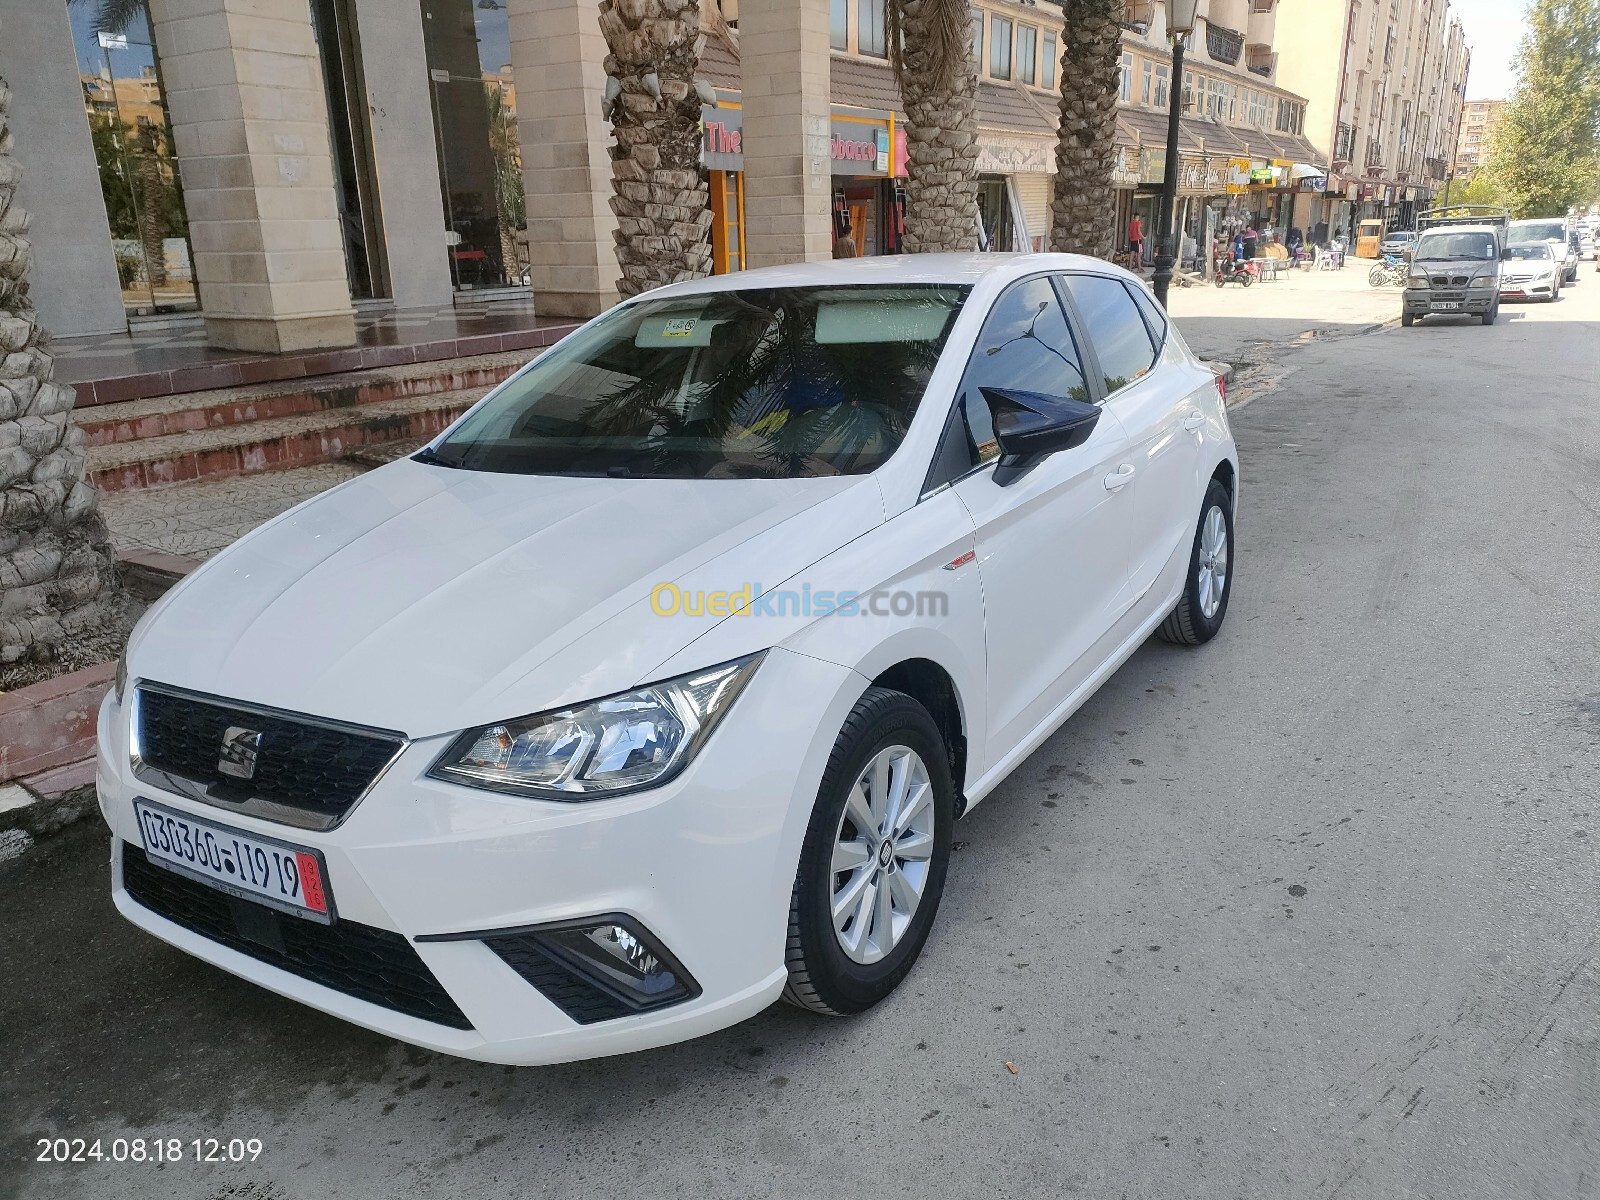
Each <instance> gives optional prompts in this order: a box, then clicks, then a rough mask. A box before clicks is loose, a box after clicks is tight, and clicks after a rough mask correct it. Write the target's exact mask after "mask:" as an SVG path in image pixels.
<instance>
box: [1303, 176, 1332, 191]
mask: <svg viewBox="0 0 1600 1200" xmlns="http://www.w3.org/2000/svg"><path fill="white" fill-rule="evenodd" d="M1300 190H1301V191H1302V192H1325V191H1327V190H1328V177H1327V176H1326V175H1307V176H1306V177H1305V178H1304V179H1302V180H1301V181H1300Z"/></svg>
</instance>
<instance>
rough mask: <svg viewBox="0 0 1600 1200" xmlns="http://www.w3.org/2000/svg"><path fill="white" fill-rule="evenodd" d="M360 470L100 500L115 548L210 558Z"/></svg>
mask: <svg viewBox="0 0 1600 1200" xmlns="http://www.w3.org/2000/svg"><path fill="white" fill-rule="evenodd" d="M363 470H364V468H362V467H358V466H355V465H353V464H349V463H343V462H334V463H321V464H319V465H317V466H314V467H298V468H296V469H294V470H289V471H274V472H269V473H267V474H264V475H246V476H242V477H240V478H236V479H219V480H214V481H209V482H200V483H186V484H180V485H178V486H177V487H169V488H161V489H159V490H156V491H147V492H113V493H108V494H106V495H104V496H103V497H102V498H101V501H100V509H101V512H103V513H104V514H105V518H106V523H107V524H108V525H110V527H111V540H112V542H113V544H114V545H116V546H117V548H118V549H130V548H138V549H144V550H159V551H162V552H164V553H167V554H177V555H181V556H182V557H184V558H210V557H211V556H212V555H213V554H215V553H216V552H217V551H218V550H221V549H222V548H223V547H224V546H227V545H229V544H230V543H232V542H233V541H235V540H237V539H238V538H241V537H243V536H244V535H245V534H247V533H249V532H250V531H251V530H252V529H254V528H255V527H256V526H257V525H260V524H261V523H262V522H263V521H266V520H268V519H269V518H271V517H275V516H277V515H278V514H279V513H281V512H284V511H285V510H287V509H290V508H293V507H294V506H295V505H296V504H299V503H300V501H302V500H305V499H307V498H308V497H310V496H314V495H316V494H317V493H318V492H324V491H327V490H328V489H329V488H331V487H333V486H334V485H335V484H338V483H343V482H344V481H345V480H346V479H353V478H355V477H356V476H357V475H360V474H362V472H363Z"/></svg>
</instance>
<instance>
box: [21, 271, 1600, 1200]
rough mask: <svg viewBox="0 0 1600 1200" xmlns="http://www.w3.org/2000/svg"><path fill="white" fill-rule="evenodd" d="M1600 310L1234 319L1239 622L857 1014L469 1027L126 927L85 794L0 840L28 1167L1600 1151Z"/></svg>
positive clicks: (1093, 1166) (1443, 1186)
mask: <svg viewBox="0 0 1600 1200" xmlns="http://www.w3.org/2000/svg"><path fill="white" fill-rule="evenodd" d="M1208 303H1209V302H1208ZM1215 303H1217V304H1225V303H1226V302H1225V301H1222V300H1217V301H1215ZM1385 306H1387V307H1392V308H1394V309H1395V310H1396V311H1397V310H1398V300H1397V299H1394V300H1393V303H1392V305H1390V304H1389V302H1388V301H1385V302H1383V305H1380V307H1385ZM1387 307H1385V312H1387ZM1179 311H1180V312H1182V311H1184V310H1183V309H1182V308H1180V309H1179ZM1219 311H1220V310H1219ZM1391 315H1392V314H1391ZM1227 321H1228V318H1227V317H1225V316H1213V317H1206V316H1195V317H1190V318H1188V319H1187V320H1185V322H1184V324H1185V327H1186V328H1188V330H1189V332H1190V333H1191V335H1192V336H1193V338H1194V340H1195V341H1196V342H1197V343H1206V344H1207V345H1210V346H1213V347H1215V346H1217V345H1218V344H1219V343H1225V342H1228V341H1229V340H1230V339H1233V340H1237V337H1238V335H1237V334H1236V333H1234V332H1230V329H1232V327H1231V326H1229V325H1227V323H1226V322H1227ZM1597 321H1600V278H1596V277H1595V276H1594V275H1592V274H1587V273H1586V274H1585V276H1584V278H1583V282H1582V283H1581V284H1580V285H1579V286H1578V287H1577V288H1575V289H1573V290H1572V291H1571V292H1569V293H1568V296H1567V298H1566V299H1564V300H1563V301H1562V303H1560V304H1559V305H1555V306H1544V307H1539V308H1532V307H1528V308H1512V307H1510V306H1508V307H1507V308H1506V310H1505V313H1504V315H1503V316H1502V318H1501V321H1500V324H1499V325H1498V326H1497V327H1496V328H1493V329H1485V328H1482V327H1480V326H1477V325H1464V324H1454V325H1440V326H1437V327H1424V328H1419V329H1414V330H1400V329H1388V330H1384V331H1381V332H1377V333H1371V332H1367V333H1364V334H1361V335H1359V336H1358V335H1357V333H1356V331H1357V330H1360V329H1363V328H1366V326H1365V325H1363V324H1362V323H1360V322H1351V323H1349V324H1348V325H1346V326H1339V325H1333V326H1327V325H1325V324H1324V325H1323V326H1322V327H1320V332H1319V334H1318V335H1317V336H1314V337H1308V338H1298V335H1300V334H1301V333H1303V332H1304V329H1303V328H1302V327H1301V326H1299V325H1297V324H1296V322H1295V321H1294V320H1290V319H1284V320H1278V321H1275V320H1274V319H1272V318H1270V317H1261V318H1258V319H1253V320H1252V321H1250V322H1249V323H1248V325H1249V330H1248V333H1249V337H1250V339H1251V341H1252V343H1253V348H1252V350H1251V354H1250V355H1247V356H1246V357H1251V356H1253V361H1258V362H1260V363H1261V365H1260V366H1258V367H1256V368H1254V369H1253V371H1252V372H1250V373H1249V374H1250V376H1251V377H1250V378H1247V379H1245V380H1242V381H1241V383H1242V385H1243V386H1242V387H1241V389H1240V392H1241V394H1242V395H1243V396H1244V397H1245V398H1246V399H1247V403H1246V404H1245V405H1244V406H1243V407H1242V408H1240V409H1239V411H1238V412H1237V415H1236V428H1237V434H1238V437H1239V440H1240V443H1241V448H1242V455H1243V462H1244V485H1243V514H1242V516H1241V518H1240V521H1239V526H1238V541H1239V543H1240V546H1241V550H1240V556H1239V559H1238V562H1237V568H1238V576H1237V579H1238V587H1237V590H1236V591H1235V593H1234V596H1233V602H1232V608H1231V611H1230V614H1229V620H1228V623H1227V626H1226V628H1225V629H1224V631H1223V633H1222V635H1221V636H1220V637H1219V638H1218V639H1217V640H1216V641H1215V642H1213V643H1212V644H1211V645H1209V646H1207V647H1205V648H1203V649H1201V650H1199V651H1186V650H1180V649H1175V648H1172V647H1169V646H1165V645H1162V644H1158V643H1151V644H1150V645H1148V646H1146V647H1145V648H1144V649H1143V650H1141V651H1140V652H1139V653H1138V655H1137V656H1136V657H1135V658H1134V659H1133V660H1132V661H1131V662H1130V663H1128V665H1127V666H1126V667H1124V668H1123V670H1122V671H1121V672H1120V673H1119V674H1118V675H1117V676H1116V677H1115V678H1114V679H1113V680H1112V681H1111V682H1110V683H1108V684H1107V686H1106V687H1105V688H1104V689H1103V690H1102V691H1101V692H1100V694H1099V695H1098V696H1097V697H1095V698H1094V699H1093V700H1092V701H1091V702H1090V703H1089V704H1088V705H1087V707H1085V708H1084V709H1083V711H1082V712H1080V713H1079V714H1078V715H1077V716H1076V717H1075V718H1074V719H1073V720H1072V721H1070V722H1069V723H1068V724H1067V726H1066V727H1065V728H1064V729H1063V730H1062V731H1061V732H1060V733H1058V734H1057V735H1056V736H1055V737H1054V738H1053V739H1052V740H1051V741H1049V742H1048V743H1047V744H1046V745H1045V746H1044V747H1043V748H1041V749H1040V750H1039V752H1038V753H1036V754H1035V755H1034V756H1033V757H1032V758H1031V759H1030V760H1029V761H1028V762H1027V763H1026V764H1025V765H1024V766H1023V767H1022V768H1021V769H1019V771H1018V772H1017V773H1016V774H1015V775H1014V776H1013V777H1012V779H1011V780H1009V781H1008V782H1007V783H1006V784H1005V785H1003V786H1002V787H1001V788H1000V789H999V791H998V792H996V793H995V794H994V796H993V797H992V798H991V799H989V800H988V801H986V802H985V803H984V804H983V805H982V806H980V807H979V808H978V809H976V810H975V811H974V812H973V813H972V814H971V816H970V817H969V818H968V819H966V820H965V821H963V822H962V823H961V825H960V827H959V830H958V834H957V836H958V837H959V838H960V839H961V845H960V851H959V853H958V854H957V855H956V856H955V859H954V865H953V867H952V870H951V875H950V881H949V887H948V891H947V893H946V896H945V901H944V906H943V909H942V911H941V913H940V917H939V924H938V926H937V928H936V930H935V932H934V936H933V939H932V941H931V942H930V945H929V948H928V952H927V954H926V955H925V956H924V959H923V962H922V964H921V965H920V966H919V967H918V968H917V970H916V971H915V972H914V973H913V974H912V976H911V977H910V979H909V980H908V982H907V985H906V986H905V987H904V988H903V989H902V991H901V992H900V994H899V995H897V996H896V997H895V999H894V1001H893V1002H891V1003H889V1004H887V1005H885V1006H882V1007H881V1008H880V1009H879V1010H877V1011H875V1012H872V1013H869V1014H867V1015H865V1016H862V1017H860V1018H856V1019H853V1020H847V1021H830V1020H824V1019H820V1018H815V1017H811V1016H808V1015H806V1014H803V1013H800V1012H798V1011H795V1010H791V1009H788V1008H785V1007H782V1006H778V1007H774V1008H773V1009H771V1010H770V1011H768V1012H766V1013H764V1014H762V1015H761V1016H760V1017H758V1018H756V1019H755V1020H753V1021H750V1022H748V1023H747V1024H745V1025H743V1026H741V1027H738V1028H735V1029H732V1030H728V1031H726V1032H724V1033H721V1034H718V1035H715V1036H712V1037H707V1038H704V1039H702V1040H700V1041H697V1042H693V1043H690V1044H687V1045H681V1046H677V1047H673V1048H670V1049H666V1050H661V1051H656V1052H651V1053H645V1054H637V1055H633V1056H630V1057H626V1058H620V1059H611V1060H603V1061H598V1062H591V1063H583V1064H576V1065H572V1066H566V1067H560V1068H551V1069H512V1068H501V1067H491V1066H481V1065H475V1064H470V1063H465V1062H460V1061H455V1060H451V1059H448V1058H443V1057H439V1056H436V1055H430V1054H426V1053H423V1052H420V1051H416V1050H412V1049H408V1048H405V1047H402V1046H399V1045H397V1044H395V1043H392V1042H389V1041H386V1040H385V1039H382V1038H379V1037H376V1036H373V1035H370V1034H367V1033H364V1032H362V1031H359V1030H356V1029H354V1028H351V1027H348V1026H345V1025H343V1024H340V1023H338V1022H336V1021H333V1020H331V1019H329V1018H325V1017H323V1016H320V1015H318V1014H316V1013H314V1012H311V1011H309V1010H307V1009H304V1008H301V1007H298V1006H296V1005H295V1004H292V1003H290V1002H288V1001H285V1000H280V999H278V998H276V997H274V996H272V995H269V994H267V993H265V992H263V991H260V990H258V989H256V988H254V987H252V986H251V985H249V984H247V983H243V982H240V981H238V980H234V979H232V978H231V977H228V976H226V975H223V974H221V973H220V972H217V971H214V970H212V969H210V968H208V967H206V966H204V965H202V964H200V963H198V962H196V961H194V960H191V959H189V958H186V957H184V956H183V955H180V954H178V953H177V952H175V951H172V950H169V949H168V948H166V947H165V946H163V945H161V944H159V943H157V942H156V941H154V940H152V939H150V938H148V937H146V936H144V935H143V934H140V933H138V932H136V931H134V930H133V929H132V928H130V927H128V926H126V925H125V924H124V923H123V922H122V921H121V920H120V919H119V918H118V917H117V916H116V915H115V913H114V912H113V910H112V908H111V905H110V904H109V902H108V900H107V899H106V896H105V872H106V868H105V864H104V857H105V855H104V845H105V843H104V835H103V831H102V830H101V829H99V828H98V827H97V826H95V825H91V824H85V825H84V826H81V827H79V828H77V829H75V830H73V831H71V832H69V833H67V834H65V835H63V836H60V837H58V838H56V839H54V840H51V841H48V842H47V843H45V844H43V845H41V846H40V847H39V848H37V849H36V850H34V851H33V852H31V853H30V854H29V855H28V856H26V857H25V858H23V859H22V860H19V861H17V862H14V863H10V864H7V865H5V866H0V905H3V911H4V913H5V920H4V921H3V922H0V972H3V982H0V1196H4V1197H6V1198H7V1200H10V1198H11V1197H28V1198H30V1200H31V1198H45V1197H49V1198H51V1200H54V1198H57V1197H77V1196H82V1197H108V1198H109V1197H115V1198H119V1200H120V1198H124V1197H147V1196H150V1197H160V1198H162V1200H190V1198H202V1200H209V1198H212V1197H248V1198H250V1200H321V1198H323V1197H334V1196H338V1197H340V1198H342V1200H364V1198H369V1197H370V1198H383V1200H389V1198H393V1197H468V1196H470V1197H475V1198H476V1197H500V1196H519V1197H520V1196H544V1195H550V1196H584V1197H589V1196H618V1197H621V1196H652V1197H655V1196H664V1195H665V1196H689V1197H710V1196H769V1195H770V1196H823V1195H827V1196H830V1197H850V1196H869V1195H870V1196H875V1197H883V1196H951V1197H967V1196H977V1195H985V1196H1018V1197H1033V1196H1060V1195H1082V1196H1086V1197H1096V1198H1105V1197H1137V1198H1147V1197H1206V1198H1222V1197H1263V1198H1267V1197H1271V1198H1273V1200H1282V1198H1285V1197H1290V1198H1298V1197H1319V1198H1332V1197H1341V1198H1345V1200H1377V1198H1384V1197H1435V1198H1438V1200H1444V1198H1450V1200H1461V1198H1482V1200H1507V1198H1511V1197H1550V1198H1552V1200H1553V1198H1556V1197H1560V1198H1562V1200H1571V1198H1574V1197H1588V1196H1600V1116H1597V1113H1600V1108H1597V1102H1600V1034H1597V1024H1596V1016H1597V1013H1600V964H1597V959H1596V955H1597V951H1600V932H1597V931H1600V871H1597V859H1596V843H1597V842H1600V816H1597V811H1596V810H1597V808H1600V544H1597V543H1600V389H1597V386H1596V384H1597V378H1596V375H1597V370H1596V367H1597V356H1596V350H1595V335H1596V331H1597V329H1600V325H1597V323H1596V322H1597ZM1237 324H1238V322H1237V321H1235V322H1234V325H1235V326H1237ZM1297 338H1298V340H1297ZM1223 348H1226V346H1224V347H1223ZM1252 383H1253V385H1254V386H1253V387H1252V386H1251V385H1252ZM1045 617H1046V615H1045V614H1041V618H1042V619H1045ZM1008 1062H1010V1063H1013V1064H1014V1065H1015V1066H1016V1068H1017V1070H1016V1073H1015V1074H1013V1073H1012V1072H1011V1071H1010V1070H1008V1069H1007V1066H1006V1064H1007V1063H1008ZM57 1135H60V1136H68V1137H86V1138H91V1139H92V1138H96V1137H98V1138H102V1139H106V1140H107V1141H109V1139H111V1138H113V1137H116V1136H128V1135H142V1136H146V1137H155V1136H176V1137H181V1138H183V1139H185V1141H187V1140H188V1139H192V1138H195V1137H209V1136H216V1137H221V1138H229V1137H240V1138H252V1137H256V1138H260V1139H261V1140H262V1143H263V1146H264V1150H263V1152H262V1154H261V1156H260V1158H259V1159H258V1160H257V1161H256V1162H255V1163H253V1164H249V1165H240V1166H229V1165H206V1166H202V1165H197V1164H194V1163H192V1162H188V1161H185V1162H183V1163H179V1164H173V1165H169V1166H166V1167H161V1168H157V1167H155V1166H152V1165H148V1164H147V1165H132V1164H129V1165H109V1164H108V1165H100V1166H46V1165H42V1164H35V1163H33V1162H32V1159H33V1158H34V1156H35V1154H36V1143H35V1139H36V1138H40V1137H47V1136H57Z"/></svg>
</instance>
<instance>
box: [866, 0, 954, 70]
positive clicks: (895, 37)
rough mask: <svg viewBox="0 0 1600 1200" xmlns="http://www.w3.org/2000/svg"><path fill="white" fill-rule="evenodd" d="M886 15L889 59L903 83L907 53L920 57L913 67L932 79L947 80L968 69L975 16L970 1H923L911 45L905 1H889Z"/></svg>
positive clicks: (912, 27)
mask: <svg viewBox="0 0 1600 1200" xmlns="http://www.w3.org/2000/svg"><path fill="white" fill-rule="evenodd" d="M887 18H888V19H887V21H886V34H887V37H888V41H889V62H890V64H891V65H892V66H893V67H894V73H895V78H896V79H897V80H899V81H901V82H904V79H905V74H906V70H907V68H908V63H907V61H906V59H907V56H908V55H911V56H914V57H918V58H919V59H920V62H919V63H918V65H917V66H916V67H914V68H912V69H914V70H919V71H921V72H923V73H924V74H925V76H926V77H927V78H930V79H948V78H949V77H950V76H951V75H955V74H958V73H960V72H962V71H964V70H965V69H966V60H967V54H968V53H969V49H970V47H971V45H972V32H971V31H972V25H971V22H972V19H973V17H972V8H971V7H970V6H969V5H968V3H967V0H922V6H921V9H920V11H919V12H918V15H917V20H916V21H915V22H913V23H912V25H911V29H912V38H911V44H910V45H908V44H907V41H906V37H905V33H906V29H907V25H906V21H905V11H904V0H889V4H888V13H887ZM919 31H920V37H919V36H918V33H919ZM919 42H920V43H921V44H918V43H919Z"/></svg>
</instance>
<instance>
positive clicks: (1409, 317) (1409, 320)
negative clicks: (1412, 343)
mask: <svg viewBox="0 0 1600 1200" xmlns="http://www.w3.org/2000/svg"><path fill="white" fill-rule="evenodd" d="M1416 320H1417V318H1416V317H1415V316H1414V315H1413V314H1411V313H1408V312H1403V313H1401V314H1400V327H1401V328H1402V329H1410V328H1411V326H1412V325H1414V324H1416Z"/></svg>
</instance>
